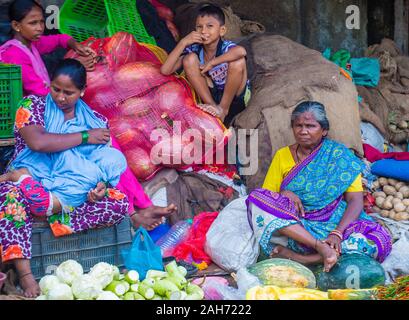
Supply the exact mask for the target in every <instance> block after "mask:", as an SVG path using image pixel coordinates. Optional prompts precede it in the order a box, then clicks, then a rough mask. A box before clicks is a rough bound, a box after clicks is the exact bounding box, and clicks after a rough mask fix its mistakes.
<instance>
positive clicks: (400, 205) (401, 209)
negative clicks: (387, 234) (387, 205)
mask: <svg viewBox="0 0 409 320" xmlns="http://www.w3.org/2000/svg"><path fill="white" fill-rule="evenodd" d="M393 210H395V212H397V213H399V212H404V211H405V210H406V206H404V204H403V203H402V202H399V203H397V204H395V205H394V206H393Z"/></svg>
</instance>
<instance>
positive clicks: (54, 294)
mask: <svg viewBox="0 0 409 320" xmlns="http://www.w3.org/2000/svg"><path fill="white" fill-rule="evenodd" d="M47 300H74V296H73V294H72V291H71V288H70V286H69V285H68V284H65V283H59V284H57V285H55V286H54V287H52V288H51V289H50V291H48V294H47Z"/></svg>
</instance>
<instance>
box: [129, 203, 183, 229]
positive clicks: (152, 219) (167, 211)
mask: <svg viewBox="0 0 409 320" xmlns="http://www.w3.org/2000/svg"><path fill="white" fill-rule="evenodd" d="M176 211H177V207H176V206H175V205H174V204H173V203H172V204H170V205H168V206H167V207H158V206H154V205H152V206H150V207H148V208H145V209H139V210H138V213H136V214H134V215H133V216H132V218H131V220H132V225H133V226H134V227H135V228H139V227H140V226H142V227H143V228H145V229H146V230H149V231H150V230H153V229H155V228H156V227H157V226H159V225H160V224H161V223H163V222H164V221H165V220H166V217H168V216H170V215H171V214H173V213H175V212H176Z"/></svg>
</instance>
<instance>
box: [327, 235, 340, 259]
mask: <svg viewBox="0 0 409 320" xmlns="http://www.w3.org/2000/svg"><path fill="white" fill-rule="evenodd" d="M324 242H325V243H327V244H328V245H329V246H330V247H331V248H332V249H335V251H336V252H337V254H338V255H340V254H341V242H342V241H341V239H340V238H339V237H337V236H336V235H334V234H329V235H328V237H327V239H325V240H324Z"/></svg>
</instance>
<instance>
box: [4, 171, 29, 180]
mask: <svg viewBox="0 0 409 320" xmlns="http://www.w3.org/2000/svg"><path fill="white" fill-rule="evenodd" d="M24 174H28V175H29V174H30V171H28V170H27V169H26V168H21V169H17V170H14V171H9V172H6V173H5V174H2V175H1V176H0V182H5V181H12V182H17V181H18V179H20V177H21V176H22V175H24Z"/></svg>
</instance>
